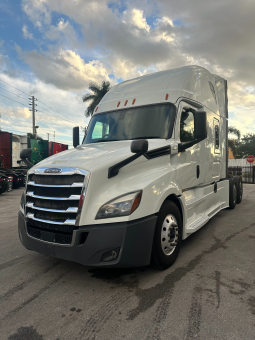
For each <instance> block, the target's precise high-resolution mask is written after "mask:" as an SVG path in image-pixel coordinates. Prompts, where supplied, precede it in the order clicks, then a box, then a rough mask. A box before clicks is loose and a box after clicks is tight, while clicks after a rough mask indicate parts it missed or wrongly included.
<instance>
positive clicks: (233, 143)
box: [228, 126, 241, 158]
mask: <svg viewBox="0 0 255 340" xmlns="http://www.w3.org/2000/svg"><path fill="white" fill-rule="evenodd" d="M228 134H229V135H230V134H232V135H235V136H236V137H237V138H235V139H228V146H229V147H230V149H231V150H232V152H233V155H234V157H235V158H239V157H240V155H239V149H238V145H239V141H240V137H241V132H240V130H238V129H236V128H235V127H234V126H229V127H228Z"/></svg>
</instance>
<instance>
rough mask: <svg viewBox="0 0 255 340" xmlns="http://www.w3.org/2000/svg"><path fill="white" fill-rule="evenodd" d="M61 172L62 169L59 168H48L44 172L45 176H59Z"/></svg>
mask: <svg viewBox="0 0 255 340" xmlns="http://www.w3.org/2000/svg"><path fill="white" fill-rule="evenodd" d="M61 172H62V169H60V168H48V169H45V170H44V173H45V174H60V173H61Z"/></svg>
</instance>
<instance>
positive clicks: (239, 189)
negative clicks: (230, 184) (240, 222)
mask: <svg viewBox="0 0 255 340" xmlns="http://www.w3.org/2000/svg"><path fill="white" fill-rule="evenodd" d="M234 180H235V184H236V203H237V204H239V203H241V202H242V199H243V182H242V177H241V176H235V177H234Z"/></svg>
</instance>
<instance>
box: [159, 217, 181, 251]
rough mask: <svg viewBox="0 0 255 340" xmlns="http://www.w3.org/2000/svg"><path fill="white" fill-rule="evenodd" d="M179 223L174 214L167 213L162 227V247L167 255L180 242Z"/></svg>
mask: <svg viewBox="0 0 255 340" xmlns="http://www.w3.org/2000/svg"><path fill="white" fill-rule="evenodd" d="M178 236H179V235H178V224H177V221H176V218H175V217H174V215H171V214H170V215H167V216H166V218H165V219H164V222H163V224H162V228H161V248H162V250H163V252H164V254H165V255H167V256H169V255H171V254H172V253H173V252H174V250H175V248H176V245H177V242H178Z"/></svg>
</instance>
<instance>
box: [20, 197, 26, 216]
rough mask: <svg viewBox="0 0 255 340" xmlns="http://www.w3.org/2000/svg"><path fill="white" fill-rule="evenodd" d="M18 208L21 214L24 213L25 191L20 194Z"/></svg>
mask: <svg viewBox="0 0 255 340" xmlns="http://www.w3.org/2000/svg"><path fill="white" fill-rule="evenodd" d="M19 209H20V211H21V212H22V214H23V215H25V191H23V194H22V196H21V199H20V206H19Z"/></svg>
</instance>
